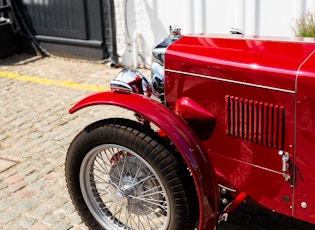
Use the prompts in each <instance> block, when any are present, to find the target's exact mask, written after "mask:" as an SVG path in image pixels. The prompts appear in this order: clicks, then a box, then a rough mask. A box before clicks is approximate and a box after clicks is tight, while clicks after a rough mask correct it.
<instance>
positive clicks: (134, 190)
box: [65, 119, 199, 230]
mask: <svg viewBox="0 0 315 230" xmlns="http://www.w3.org/2000/svg"><path fill="white" fill-rule="evenodd" d="M65 174H66V182H67V187H68V190H69V193H70V197H71V199H72V202H73V204H74V206H75V208H76V210H77V212H78V213H79V215H80V216H81V218H82V220H83V222H85V224H86V225H87V226H88V227H89V229H108V230H118V229H134V230H136V229H150V230H151V229H152V230H153V229H168V230H173V229H180V230H183V229H187V230H190V229H195V227H196V226H197V221H198V217H199V215H198V213H199V212H198V211H199V208H198V200H197V195H196V190H195V186H194V183H193V179H192V177H191V176H190V175H189V171H188V170H187V166H186V165H185V163H184V162H183V160H182V158H181V156H180V155H179V153H178V152H177V151H175V150H174V149H173V148H172V147H171V146H170V145H169V144H168V143H167V142H166V141H165V140H164V139H163V138H161V137H160V136H159V135H157V134H156V133H155V132H153V131H152V130H150V129H148V128H145V127H144V126H142V125H140V124H138V123H137V122H134V121H130V120H126V119H107V120H102V121H98V122H96V123H93V124H91V125H89V126H88V127H86V128H85V129H84V130H83V131H82V132H80V133H79V134H78V135H77V137H76V138H75V139H74V140H73V141H72V143H71V145H70V147H69V150H68V153H67V157H66V168H65Z"/></svg>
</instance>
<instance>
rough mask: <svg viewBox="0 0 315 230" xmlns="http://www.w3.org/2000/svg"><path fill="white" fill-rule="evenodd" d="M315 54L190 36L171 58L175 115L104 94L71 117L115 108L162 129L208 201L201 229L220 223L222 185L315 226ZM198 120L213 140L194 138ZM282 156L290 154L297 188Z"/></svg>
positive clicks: (303, 48)
mask: <svg viewBox="0 0 315 230" xmlns="http://www.w3.org/2000/svg"><path fill="white" fill-rule="evenodd" d="M314 50H315V40H309V41H307V40H303V39H302V40H300V41H294V40H279V39H278V40H276V41H275V40H270V39H264V38H255V37H242V36H241V37H239V36H226V37H222V36H221V37H219V36H207V35H197V36H184V37H182V38H181V39H179V40H177V41H176V42H175V43H173V44H172V45H171V46H169V47H168V49H167V52H166V55H165V97H166V104H167V106H168V107H169V108H170V109H167V108H166V107H165V106H164V105H162V104H159V103H157V102H154V101H153V100H151V99H149V98H147V97H144V96H141V95H136V94H118V93H113V92H105V93H99V94H96V95H92V96H90V97H87V98H86V99H83V100H82V101H81V102H79V103H78V104H77V105H75V106H74V107H73V108H72V109H71V110H70V112H71V113H72V112H75V111H76V110H79V109H81V108H84V107H87V106H91V105H96V104H109V105H115V106H120V107H123V108H127V109H130V110H133V111H135V112H136V113H139V114H141V115H143V116H144V117H146V118H147V119H148V120H150V121H152V122H153V123H155V124H156V125H157V126H158V127H159V128H161V129H162V131H163V133H165V134H166V135H167V136H168V137H169V138H170V139H171V140H172V142H173V143H174V144H175V145H176V147H177V148H178V150H179V151H180V152H181V154H182V155H183V157H184V159H185V160H186V162H187V164H188V166H189V168H190V169H191V170H192V173H193V176H194V180H195V183H196V186H197V190H198V194H199V198H200V199H199V203H200V223H199V229H211V228H213V227H214V226H215V218H216V217H215V213H216V212H217V202H218V201H217V198H218V197H217V194H216V193H217V191H216V187H215V186H216V185H215V184H216V181H218V183H219V184H222V185H224V186H226V187H229V188H231V189H235V190H236V191H238V192H241V194H247V195H249V196H250V197H251V198H252V199H254V200H255V201H257V202H258V203H260V204H261V205H264V206H265V207H267V208H269V209H272V210H275V211H276V212H279V213H282V214H285V215H289V216H293V217H295V218H298V219H301V220H305V221H308V222H311V223H314V224H315V201H314V196H315V183H314V182H313V181H314V179H315V178H314V177H315V164H314V163H313V160H314V159H315V141H314V132H315V54H314ZM198 110H199V111H198ZM175 114H177V115H178V116H176V115H175ZM194 119H196V120H197V121H202V122H204V121H205V120H207V121H211V122H212V123H201V124H207V125H210V126H211V127H210V128H211V129H214V131H213V130H212V131H213V133H212V132H211V134H212V135H211V137H210V136H209V137H210V138H208V139H199V140H198V138H197V136H198V137H200V136H199V135H198V133H197V132H196V133H195V134H196V135H195V134H194V133H193V131H192V130H195V129H196V127H198V126H194V127H193V126H191V127H192V129H190V128H189V127H188V126H187V124H186V122H187V123H188V124H189V121H191V120H194ZM194 124H195V123H194ZM199 125H200V123H199ZM195 131H196V130H195ZM279 150H283V151H285V152H287V153H288V154H289V156H290V163H289V164H288V166H289V169H288V170H287V171H286V172H285V173H286V174H287V175H290V177H291V179H290V180H289V181H285V180H284V177H283V172H282V161H281V158H282V157H281V156H280V155H279V154H278V153H279ZM212 167H214V169H213V168H212ZM214 172H215V173H216V179H214V176H213V174H214ZM302 202H305V203H306V205H307V208H305V206H304V208H303V207H302V206H301V203H302Z"/></svg>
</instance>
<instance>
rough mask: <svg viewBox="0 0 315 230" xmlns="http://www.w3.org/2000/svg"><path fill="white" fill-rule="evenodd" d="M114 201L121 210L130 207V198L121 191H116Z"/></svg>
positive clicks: (113, 195)
mask: <svg viewBox="0 0 315 230" xmlns="http://www.w3.org/2000/svg"><path fill="white" fill-rule="evenodd" d="M112 200H113V202H114V203H115V204H116V205H117V206H118V207H120V208H126V207H127V206H128V198H127V196H126V193H125V192H124V191H122V190H121V189H116V190H115V191H114V192H113V193H112Z"/></svg>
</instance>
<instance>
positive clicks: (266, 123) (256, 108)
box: [225, 95, 284, 149]
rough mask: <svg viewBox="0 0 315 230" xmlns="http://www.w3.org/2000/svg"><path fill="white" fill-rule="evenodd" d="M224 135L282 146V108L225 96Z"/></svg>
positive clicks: (271, 145) (277, 146) (266, 144)
mask: <svg viewBox="0 0 315 230" xmlns="http://www.w3.org/2000/svg"><path fill="white" fill-rule="evenodd" d="M225 126H226V127H225V128H226V133H227V134H228V135H230V136H234V137H237V138H240V139H243V140H246V141H250V142H253V143H257V144H261V145H265V146H269V147H273V148H279V149H281V148H282V146H283V136H284V109H283V106H280V105H274V104H269V103H265V102H261V101H254V100H249V99H244V98H239V97H234V96H229V95H227V96H225Z"/></svg>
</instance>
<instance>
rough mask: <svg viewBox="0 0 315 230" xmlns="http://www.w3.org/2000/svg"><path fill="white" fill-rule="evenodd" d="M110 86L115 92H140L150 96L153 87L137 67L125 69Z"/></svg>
mask: <svg viewBox="0 0 315 230" xmlns="http://www.w3.org/2000/svg"><path fill="white" fill-rule="evenodd" d="M110 88H111V90H112V91H114V92H120V93H131V92H134V93H139V94H145V95H146V96H148V97H150V96H151V93H152V87H151V84H150V83H149V81H148V80H147V79H146V77H145V76H144V75H143V74H142V73H141V72H140V71H138V70H136V69H123V70H122V71H120V72H119V74H118V75H117V77H116V79H115V80H113V81H111V82H110Z"/></svg>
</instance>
